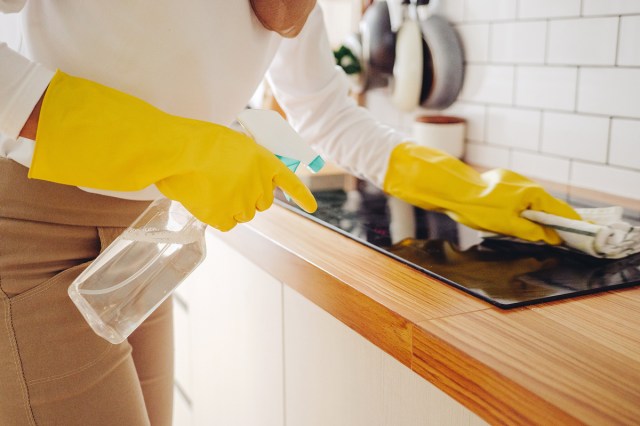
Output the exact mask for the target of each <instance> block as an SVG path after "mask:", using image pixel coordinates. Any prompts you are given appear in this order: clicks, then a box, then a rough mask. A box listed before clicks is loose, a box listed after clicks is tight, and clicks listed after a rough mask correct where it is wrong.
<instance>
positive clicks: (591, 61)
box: [547, 18, 618, 65]
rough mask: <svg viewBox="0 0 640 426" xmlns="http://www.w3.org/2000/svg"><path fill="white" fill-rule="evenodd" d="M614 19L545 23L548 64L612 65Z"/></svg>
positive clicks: (614, 44) (613, 58) (616, 24)
mask: <svg viewBox="0 0 640 426" xmlns="http://www.w3.org/2000/svg"><path fill="white" fill-rule="evenodd" d="M617 37H618V18H588V19H587V18H581V19H568V20H559V21H550V22H549V53H548V54H547V61H548V63H550V64H566V65H613V64H614V63H615V60H616V58H615V55H616V49H615V46H616V40H617Z"/></svg>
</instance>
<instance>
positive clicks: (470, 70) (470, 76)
mask: <svg viewBox="0 0 640 426" xmlns="http://www.w3.org/2000/svg"><path fill="white" fill-rule="evenodd" d="M513 73H514V69H513V67H512V66H500V65H473V64H468V65H467V66H466V68H465V76H464V85H463V86H462V92H461V93H460V97H459V98H460V99H461V100H464V101H474V102H488V103H499V104H510V103H511V100H512V98H513Z"/></svg>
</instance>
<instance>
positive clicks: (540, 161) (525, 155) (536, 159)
mask: <svg viewBox="0 0 640 426" xmlns="http://www.w3.org/2000/svg"><path fill="white" fill-rule="evenodd" d="M510 167H511V169H513V170H514V171H516V172H518V173H520V174H522V175H525V176H527V177H531V178H539V179H544V180H548V181H553V182H558V183H564V184H566V183H567V182H568V181H569V160H568V159H563V158H554V157H547V156H544V155H540V154H535V153H531V152H521V151H513V152H512V153H511V164H510Z"/></svg>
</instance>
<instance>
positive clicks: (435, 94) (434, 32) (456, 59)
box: [420, 15, 464, 109]
mask: <svg viewBox="0 0 640 426" xmlns="http://www.w3.org/2000/svg"><path fill="white" fill-rule="evenodd" d="M420 27H421V29H422V35H423V37H424V40H425V43H426V47H427V54H428V55H429V58H430V60H429V61H428V62H429V63H430V66H431V69H430V72H425V73H424V76H423V89H424V88H425V86H426V80H427V79H429V80H431V82H430V90H423V93H422V95H421V99H420V104H421V106H422V107H423V108H429V109H445V108H447V107H449V106H450V105H451V104H452V103H453V102H455V100H456V98H457V97H458V94H459V93H460V90H461V89H462V82H463V78H464V56H463V51H462V46H461V44H460V40H459V39H458V36H457V34H456V33H455V30H454V29H453V27H452V26H451V25H450V24H449V22H448V21H447V20H446V19H444V18H442V17H440V16H438V15H432V16H430V17H428V18H427V19H422V20H420ZM425 62H426V61H425ZM429 74H430V75H429Z"/></svg>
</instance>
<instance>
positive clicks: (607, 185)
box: [569, 161, 640, 200]
mask: <svg viewBox="0 0 640 426" xmlns="http://www.w3.org/2000/svg"><path fill="white" fill-rule="evenodd" d="M569 184H571V185H573V186H577V187H580V188H589V189H594V190H596V191H600V192H605V193H608V194H613V195H618V196H621V197H627V198H633V199H636V200H637V199H640V171H634V170H628V169H619V168H617V167H612V166H605V165H601V164H591V163H583V162H580V161H573V162H572V164H571V174H570V179H569Z"/></svg>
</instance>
